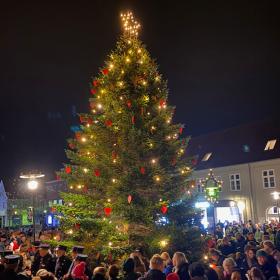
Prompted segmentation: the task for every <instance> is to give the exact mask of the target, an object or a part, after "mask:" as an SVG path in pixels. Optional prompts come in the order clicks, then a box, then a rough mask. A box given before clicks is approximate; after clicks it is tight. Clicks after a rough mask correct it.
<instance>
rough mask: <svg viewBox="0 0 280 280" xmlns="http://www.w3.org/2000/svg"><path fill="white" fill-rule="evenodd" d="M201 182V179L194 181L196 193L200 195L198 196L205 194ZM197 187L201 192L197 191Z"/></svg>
mask: <svg viewBox="0 0 280 280" xmlns="http://www.w3.org/2000/svg"><path fill="white" fill-rule="evenodd" d="M202 180H203V178H198V179H196V180H195V185H196V191H197V193H200V194H201V193H202V194H203V193H205V189H204V187H203V186H202ZM198 186H200V190H202V191H198Z"/></svg>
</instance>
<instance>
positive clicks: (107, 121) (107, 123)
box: [105, 120, 113, 127]
mask: <svg viewBox="0 0 280 280" xmlns="http://www.w3.org/2000/svg"><path fill="white" fill-rule="evenodd" d="M112 124H113V122H112V121H111V120H106V121H105V125H106V126H107V127H110V126H112Z"/></svg>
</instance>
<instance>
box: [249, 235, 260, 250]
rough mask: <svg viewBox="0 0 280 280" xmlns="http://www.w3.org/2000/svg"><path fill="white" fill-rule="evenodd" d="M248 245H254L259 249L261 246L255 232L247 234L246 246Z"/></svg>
mask: <svg viewBox="0 0 280 280" xmlns="http://www.w3.org/2000/svg"><path fill="white" fill-rule="evenodd" d="M248 244H250V245H254V246H255V247H257V246H258V245H259V243H258V242H257V241H256V239H255V235H254V233H253V232H248V233H247V239H246V245H248Z"/></svg>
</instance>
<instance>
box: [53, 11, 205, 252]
mask: <svg viewBox="0 0 280 280" xmlns="http://www.w3.org/2000/svg"><path fill="white" fill-rule="evenodd" d="M121 18H122V22H123V27H124V34H123V35H122V36H121V38H120V39H119V41H118V42H117V46H116V49H115V50H114V51H113V52H112V53H111V54H110V55H109V56H108V58H107V59H106V61H105V65H104V67H103V68H101V70H100V73H99V74H98V75H97V77H95V78H93V79H92V81H91V86H90V93H91V97H90V99H89V104H90V111H89V112H88V113H83V114H80V122H81V126H80V130H79V131H77V132H76V134H75V137H74V138H73V139H70V140H69V149H68V150H67V157H68V158H69V160H70V163H69V164H67V165H65V167H64V169H63V170H62V171H61V172H60V173H59V175H60V176H61V178H62V179H63V180H66V182H67V185H68V187H69V192H68V193H63V194H62V195H63V199H64V205H63V206H61V207H58V211H59V212H60V213H61V215H60V219H61V223H62V226H63V228H64V231H65V232H66V234H68V238H72V239H74V240H78V241H81V242H93V243H94V245H95V246H96V247H100V248H101V249H102V250H114V249H115V250H117V249H120V248H126V247H130V246H139V245H145V244H149V247H160V246H162V247H169V248H170V249H172V250H175V249H182V250H187V249H188V248H192V247H193V248H195V244H196V243H195V242H197V244H198V243H199V238H200V232H199V231H198V230H196V229H194V226H195V225H197V224H199V221H200V218H201V216H200V213H199V212H197V209H195V208H194V201H193V196H192V193H191V189H190V187H189V184H188V175H189V173H190V172H191V169H192V166H191V162H190V161H188V160H186V158H185V157H184V153H185V150H186V147H187V142H188V140H187V139H185V138H182V137H181V134H182V132H183V125H182V124H174V123H173V121H172V118H173V114H174V107H172V106H170V105H168V100H167V97H168V89H167V84H166V81H165V80H164V79H163V77H162V76H161V75H160V74H159V72H158V67H157V65H156V63H155V61H154V60H153V59H152V58H151V57H150V55H149V53H148V51H147V50H146V48H145V46H144V45H143V44H142V42H141V41H140V40H139V39H138V28H139V24H138V23H137V22H136V21H135V20H134V19H133V16H132V14H131V13H127V14H124V15H122V17H121ZM190 236H191V237H190ZM186 238H189V240H186ZM195 240H196V241H195ZM192 242H193V243H192Z"/></svg>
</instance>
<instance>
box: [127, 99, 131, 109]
mask: <svg viewBox="0 0 280 280" xmlns="http://www.w3.org/2000/svg"><path fill="white" fill-rule="evenodd" d="M126 105H127V107H128V108H131V101H130V100H128V101H127V102H126Z"/></svg>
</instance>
